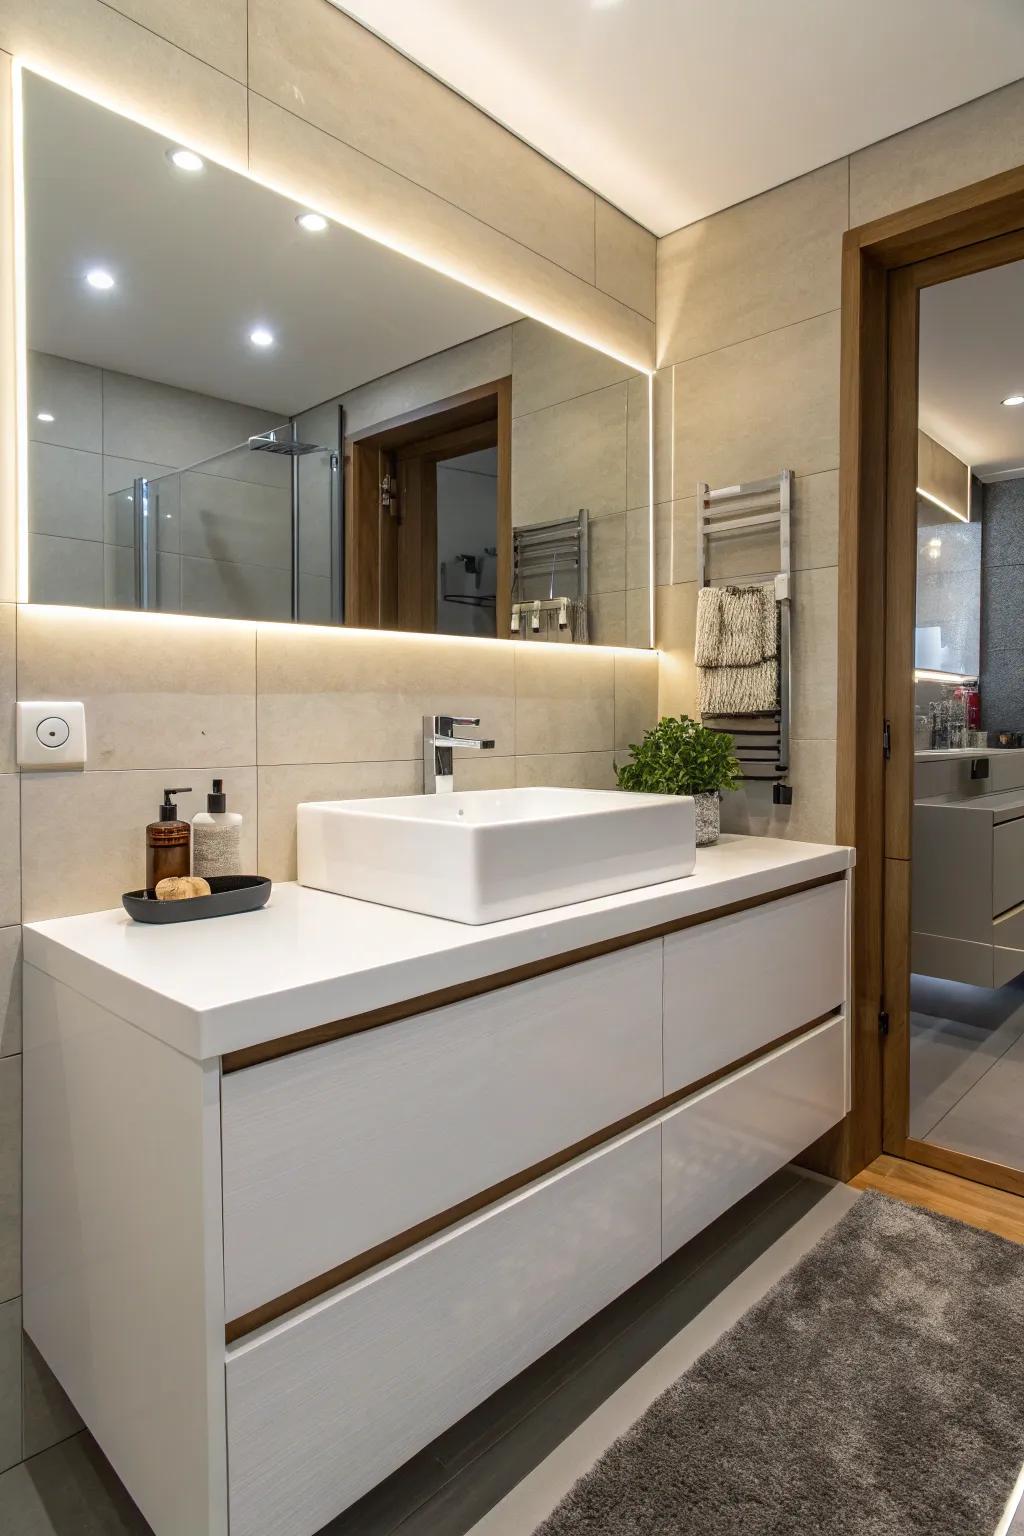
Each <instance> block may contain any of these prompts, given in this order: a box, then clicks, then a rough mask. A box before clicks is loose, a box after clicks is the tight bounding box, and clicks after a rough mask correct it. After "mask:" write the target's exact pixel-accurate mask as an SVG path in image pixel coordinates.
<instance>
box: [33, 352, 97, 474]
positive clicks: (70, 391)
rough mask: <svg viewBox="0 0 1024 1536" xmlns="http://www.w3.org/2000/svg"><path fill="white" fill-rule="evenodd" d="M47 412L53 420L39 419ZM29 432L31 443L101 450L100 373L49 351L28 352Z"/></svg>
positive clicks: (92, 450)
mask: <svg viewBox="0 0 1024 1536" xmlns="http://www.w3.org/2000/svg"><path fill="white" fill-rule="evenodd" d="M40 411H44V412H46V413H47V414H48V415H50V416H52V417H53V418H54V419H53V421H40V420H39V418H38V413H39V412H40ZM28 435H29V440H30V442H33V443H59V444H60V445H61V447H63V448H86V449H88V450H89V451H90V452H91V453H101V452H102V451H103V373H102V371H101V369H99V368H90V367H89V366H88V365H87V364H85V363H73V362H71V361H70V360H69V359H68V358H66V357H53V356H52V355H51V354H50V353H49V352H30V353H29V355H28Z"/></svg>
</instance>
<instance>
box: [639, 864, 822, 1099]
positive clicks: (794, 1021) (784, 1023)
mask: <svg viewBox="0 0 1024 1536" xmlns="http://www.w3.org/2000/svg"><path fill="white" fill-rule="evenodd" d="M845 995H846V882H845V880H836V881H833V882H832V883H831V884H829V885H821V886H816V887H815V888H814V889H813V890H809V891H799V892H798V893H797V894H796V895H794V896H785V897H783V898H782V900H780V901H772V902H767V903H766V904H765V905H764V906H760V907H751V908H749V909H748V910H747V911H745V912H737V913H735V914H734V915H733V916H732V917H722V918H718V919H716V920H715V921H714V922H711V923H702V924H700V925H699V926H698V927H695V928H687V929H684V930H683V931H682V932H681V933H674V934H670V935H669V936H668V938H666V940H665V1092H666V1093H673V1092H675V1091H676V1090H677V1089H679V1088H685V1087H686V1086H687V1084H689V1083H698V1082H700V1081H701V1079H702V1078H705V1077H708V1076H710V1074H711V1073H712V1072H719V1071H721V1069H722V1068H723V1067H726V1066H728V1065H729V1063H730V1062H732V1061H739V1060H741V1059H742V1058H743V1057H744V1056H747V1055H749V1053H750V1052H751V1051H756V1050H760V1049H761V1048H763V1047H764V1046H766V1045H770V1044H771V1042H772V1041H773V1040H778V1039H779V1037H780V1036H782V1035H785V1034H788V1033H789V1031H790V1030H793V1029H799V1028H800V1026H801V1025H803V1024H809V1023H810V1022H811V1021H812V1020H813V1019H819V1018H821V1017H823V1015H824V1014H826V1013H831V1012H834V1011H835V1010H837V1009H838V1008H840V1007H842V1005H843V1003H844V999H845Z"/></svg>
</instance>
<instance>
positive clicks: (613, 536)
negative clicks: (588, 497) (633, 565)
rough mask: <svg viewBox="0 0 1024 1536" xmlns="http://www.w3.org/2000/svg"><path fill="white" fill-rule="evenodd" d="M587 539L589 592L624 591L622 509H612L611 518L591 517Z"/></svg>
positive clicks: (624, 541)
mask: <svg viewBox="0 0 1024 1536" xmlns="http://www.w3.org/2000/svg"><path fill="white" fill-rule="evenodd" d="M587 542H588V561H587V566H588V578H589V582H590V591H591V593H599V592H625V590H626V514H625V512H613V513H612V514H611V516H610V517H594V518H591V519H590V521H589V524H588V527H587ZM616 643H617V644H618V643H619V642H616Z"/></svg>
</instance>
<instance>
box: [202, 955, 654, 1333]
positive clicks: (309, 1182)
mask: <svg viewBox="0 0 1024 1536" xmlns="http://www.w3.org/2000/svg"><path fill="white" fill-rule="evenodd" d="M661 993H662V953H661V941H660V940H655V941H653V942H650V943H646V944H640V945H636V946H635V947H632V948H629V949H622V950H617V951H615V952H614V953H612V954H608V955H602V956H600V957H598V958H597V959H594V960H588V961H585V962H583V963H582V964H580V965H573V966H568V967H566V968H565V969H564V970H560V971H553V972H550V973H549V974H547V975H545V976H538V977H535V978H532V979H531V980H528V981H522V982H518V983H516V984H515V985H513V986H510V987H503V988H501V989H500V990H498V991H494V992H490V993H486V994H484V995H482V996H480V997H474V998H470V999H467V1000H466V1001H465V1002H460V1003H455V1004H453V1005H452V1006H450V1007H447V1008H441V1009H437V1010H435V1011H433V1012H431V1013H422V1014H416V1015H415V1016H413V1017H412V1018H408V1019H402V1020H400V1021H399V1022H397V1023H394V1024H387V1025H382V1026H381V1027H379V1028H377V1029H370V1030H366V1031H364V1032H363V1033H361V1034H355V1035H350V1036H348V1037H346V1038H344V1039H341V1040H335V1041H332V1042H331V1043H330V1044H328V1045H322V1046H316V1047H313V1048H311V1049H309V1050H305V1051H299V1052H296V1053H295V1054H294V1055H291V1056H284V1057H281V1058H279V1059H278V1060H275V1061H269V1062H266V1063H264V1064H262V1065H260V1066H254V1067H247V1068H245V1069H243V1070H242V1071H239V1072H233V1073H229V1074H228V1075H227V1076H225V1078H224V1080H223V1090H222V1122H223V1170H224V1272H225V1292H226V1306H227V1316H228V1318H229V1319H233V1318H237V1317H240V1316H242V1315H244V1314H245V1313H247V1312H249V1311H251V1310H252V1309H253V1308H255V1307H257V1306H259V1305H260V1304H262V1303H264V1302H267V1301H271V1300H273V1299H274V1298H276V1297H278V1296H282V1295H284V1294H286V1293H287V1292H289V1291H291V1290H292V1289H293V1288H294V1287H296V1286H298V1285H301V1284H302V1283H303V1282H305V1281H308V1280H311V1279H314V1278H315V1277H317V1276H318V1275H322V1274H325V1273H326V1272H327V1271H329V1270H331V1269H333V1268H334V1267H335V1266H336V1265H338V1264H341V1263H344V1262H345V1261H346V1260H348V1259H350V1258H353V1257H355V1256H357V1255H359V1254H362V1253H365V1252H367V1250H369V1249H371V1248H373V1247H375V1246H376V1245H377V1244H378V1243H382V1242H384V1241H386V1240H387V1239H389V1238H393V1237H396V1236H398V1235H399V1234H401V1233H403V1232H405V1231H407V1230H408V1229H409V1228H411V1227H414V1226H415V1225H416V1224H417V1223H418V1222H421V1221H424V1220H426V1219H428V1218H430V1217H435V1216H439V1215H441V1214H442V1213H443V1212H445V1211H447V1210H450V1209H451V1208H452V1207H453V1206H455V1205H457V1204H458V1203H459V1202H460V1201H462V1200H465V1199H468V1198H469V1197H471V1196H473V1195H477V1194H480V1193H482V1192H483V1191H484V1190H487V1189H489V1188H491V1186H493V1185H495V1184H498V1183H500V1182H501V1181H502V1180H503V1179H506V1178H508V1177H510V1176H511V1175H513V1174H517V1173H521V1172H522V1171H523V1170H524V1169H527V1168H531V1167H532V1166H533V1165H534V1164H536V1163H539V1162H542V1161H543V1160H544V1159H545V1158H547V1157H550V1156H551V1155H552V1154H553V1153H556V1152H560V1151H563V1150H564V1149H565V1148H566V1147H571V1146H573V1145H574V1144H575V1143H576V1142H578V1141H582V1140H583V1139H584V1138H585V1137H587V1136H589V1135H592V1134H593V1133H594V1132H595V1131H599V1130H602V1129H604V1128H605V1127H606V1126H609V1125H614V1124H615V1123H616V1121H618V1120H621V1119H623V1118H624V1117H625V1116H626V1115H629V1114H631V1113H633V1112H635V1111H636V1110H637V1109H640V1108H642V1107H643V1106H644V1105H645V1104H650V1103H653V1102H654V1101H655V1100H657V1099H658V1098H660V1097H661V1094H662V1063H661Z"/></svg>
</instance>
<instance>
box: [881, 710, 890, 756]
mask: <svg viewBox="0 0 1024 1536" xmlns="http://www.w3.org/2000/svg"><path fill="white" fill-rule="evenodd" d="M882 756H883V757H884V758H885V760H886V762H888V761H889V759H890V757H891V756H892V726H891V725H890V724H889V722H888V720H884V721H883V722H882Z"/></svg>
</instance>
